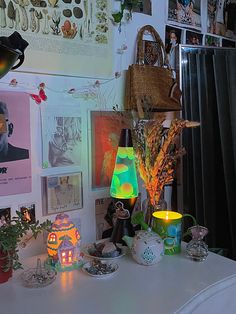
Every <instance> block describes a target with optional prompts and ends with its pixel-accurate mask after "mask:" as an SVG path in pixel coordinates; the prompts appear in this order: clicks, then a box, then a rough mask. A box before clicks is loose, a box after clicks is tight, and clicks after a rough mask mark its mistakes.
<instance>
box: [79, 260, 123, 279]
mask: <svg viewBox="0 0 236 314" xmlns="http://www.w3.org/2000/svg"><path fill="white" fill-rule="evenodd" d="M101 264H102V265H103V266H104V269H107V270H108V271H109V269H110V270H111V271H110V272H107V273H106V272H103V271H102V269H101V270H100V273H99V267H96V265H101ZM92 268H93V269H92ZM118 268H119V267H118V265H117V264H116V263H110V262H107V261H99V260H97V261H91V262H87V263H85V264H84V265H83V267H82V271H83V272H85V273H86V274H87V275H89V276H92V277H95V278H107V277H111V276H113V275H114V274H115V273H116V272H117V271H118Z"/></svg>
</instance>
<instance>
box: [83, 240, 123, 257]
mask: <svg viewBox="0 0 236 314" xmlns="http://www.w3.org/2000/svg"><path fill="white" fill-rule="evenodd" d="M102 244H103V245H104V244H109V245H110V244H111V245H113V244H112V243H111V242H108V241H104V240H103V241H98V242H95V243H90V244H87V245H85V246H83V247H82V248H81V252H83V253H84V255H85V256H86V257H89V258H93V259H98V260H113V259H117V258H120V257H122V256H124V255H125V254H126V249H127V248H126V247H125V246H122V245H121V244H117V245H116V247H117V248H116V250H115V251H110V253H109V252H108V251H107V252H106V253H104V250H102V249H101V247H100V245H102Z"/></svg>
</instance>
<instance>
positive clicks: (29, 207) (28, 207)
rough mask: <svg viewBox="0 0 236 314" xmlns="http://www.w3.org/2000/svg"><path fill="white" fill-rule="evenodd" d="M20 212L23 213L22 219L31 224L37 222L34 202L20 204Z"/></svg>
mask: <svg viewBox="0 0 236 314" xmlns="http://www.w3.org/2000/svg"><path fill="white" fill-rule="evenodd" d="M19 212H20V213H21V214H22V219H23V220H24V221H26V222H28V223H29V224H33V223H35V222H36V216H35V204H34V203H30V204H29V203H28V204H22V205H19Z"/></svg>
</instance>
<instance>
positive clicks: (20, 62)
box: [11, 53, 25, 70]
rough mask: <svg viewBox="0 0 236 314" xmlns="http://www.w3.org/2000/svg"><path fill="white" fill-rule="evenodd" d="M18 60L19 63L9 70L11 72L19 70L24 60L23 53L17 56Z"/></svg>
mask: <svg viewBox="0 0 236 314" xmlns="http://www.w3.org/2000/svg"><path fill="white" fill-rule="evenodd" d="M18 60H19V62H18V63H17V64H16V65H14V66H13V67H12V68H11V70H15V69H17V68H19V66H21V65H22V63H23V62H24V60H25V55H24V54H23V53H21V54H20V55H19V57H18Z"/></svg>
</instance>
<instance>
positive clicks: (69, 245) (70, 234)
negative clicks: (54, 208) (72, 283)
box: [47, 213, 81, 271]
mask: <svg viewBox="0 0 236 314" xmlns="http://www.w3.org/2000/svg"><path fill="white" fill-rule="evenodd" d="M79 240H80V234H79V231H78V229H77V228H76V226H75V225H74V224H73V223H72V221H71V220H70V219H69V216H68V215H67V214H63V213H62V214H58V215H57V216H56V219H55V221H54V223H53V225H52V229H51V232H50V233H49V235H48V239H47V250H48V255H49V257H50V259H51V260H52V265H54V266H55V267H56V269H57V270H59V271H61V270H70V269H73V268H76V267H77V266H78V265H80V262H81V256H80V254H79V253H80V252H79Z"/></svg>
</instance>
